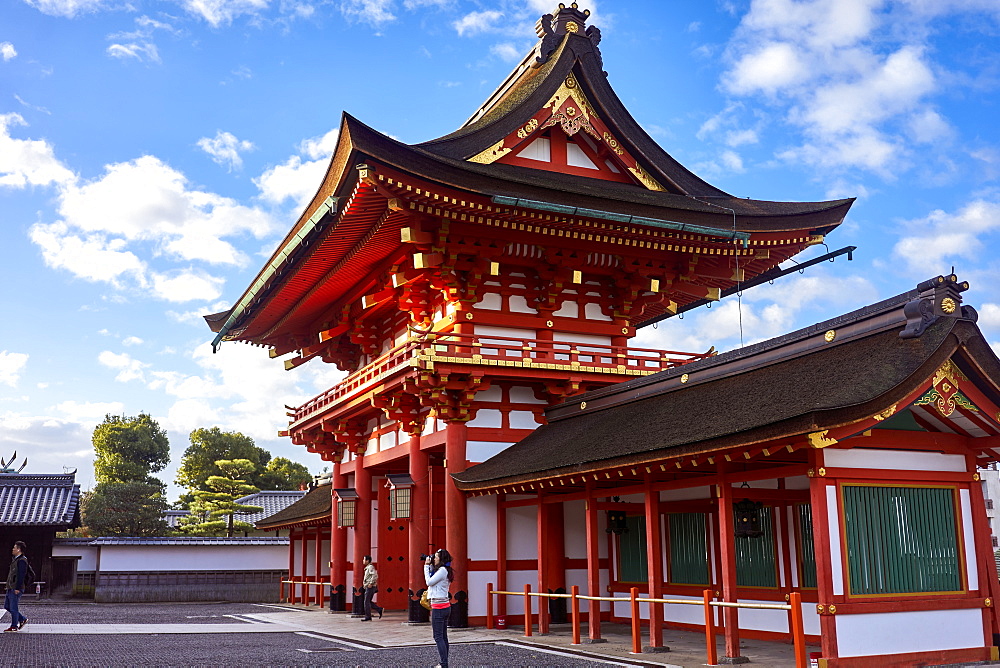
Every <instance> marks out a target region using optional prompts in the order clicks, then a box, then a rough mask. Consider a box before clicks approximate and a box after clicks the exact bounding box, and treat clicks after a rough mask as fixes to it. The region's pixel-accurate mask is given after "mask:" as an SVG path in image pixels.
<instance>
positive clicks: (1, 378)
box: [0, 350, 28, 387]
mask: <svg viewBox="0 0 1000 668" xmlns="http://www.w3.org/2000/svg"><path fill="white" fill-rule="evenodd" d="M27 364H28V355H27V354H25V353H10V352H7V351H6V350H0V384H3V385H9V386H10V387H17V381H18V379H19V378H20V377H21V372H22V371H24V367H25V365H27Z"/></svg>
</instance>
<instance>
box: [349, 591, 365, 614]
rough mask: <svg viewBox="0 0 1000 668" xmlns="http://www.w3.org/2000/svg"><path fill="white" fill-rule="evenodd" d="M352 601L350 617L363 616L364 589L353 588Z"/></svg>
mask: <svg viewBox="0 0 1000 668" xmlns="http://www.w3.org/2000/svg"><path fill="white" fill-rule="evenodd" d="M352 589H353V590H354V603H353V604H352V606H351V617H364V616H365V590H364V588H363V587H362V588H360V589H354V588H353V587H352Z"/></svg>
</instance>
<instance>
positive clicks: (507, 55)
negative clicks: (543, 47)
mask: <svg viewBox="0 0 1000 668" xmlns="http://www.w3.org/2000/svg"><path fill="white" fill-rule="evenodd" d="M490 53H492V54H493V55H494V56H496V57H497V58H499V59H500V60H504V61H507V62H514V61H517V60H520V59H521V58H522V57H523V56H524V54H525V53H527V49H525V50H523V51H522V50H521V49H518V48H517V47H516V46H515V45H514V43H513V42H501V43H499V44H494V45H493V46H491V47H490Z"/></svg>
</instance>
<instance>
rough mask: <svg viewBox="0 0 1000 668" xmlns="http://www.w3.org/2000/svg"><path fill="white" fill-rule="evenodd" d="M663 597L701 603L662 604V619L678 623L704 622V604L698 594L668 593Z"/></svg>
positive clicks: (702, 623)
mask: <svg viewBox="0 0 1000 668" xmlns="http://www.w3.org/2000/svg"><path fill="white" fill-rule="evenodd" d="M664 598H671V599H675V600H680V601H697V602H698V603H701V605H682V604H667V605H664V606H663V620H664V621H667V622H676V623H678V624H701V625H704V624H705V605H704V601H703V600H702V598H701V597H700V596H678V595H677V594H670V595H669V596H665V597H664Z"/></svg>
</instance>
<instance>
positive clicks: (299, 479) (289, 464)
mask: <svg viewBox="0 0 1000 668" xmlns="http://www.w3.org/2000/svg"><path fill="white" fill-rule="evenodd" d="M310 482H312V474H311V473H309V469H307V468H306V467H305V465H303V464H299V463H298V462H293V461H292V460H291V459H288V458H286V457H275V458H274V459H272V460H271V461H269V462H268V463H267V466H266V467H265V468H264V472H263V473H262V474H261V476H260V482H259V483H258V486H259V487H260V488H261V489H267V490H281V489H299V488H301V487H302V486H304V485H308V484H309V483H310Z"/></svg>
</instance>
